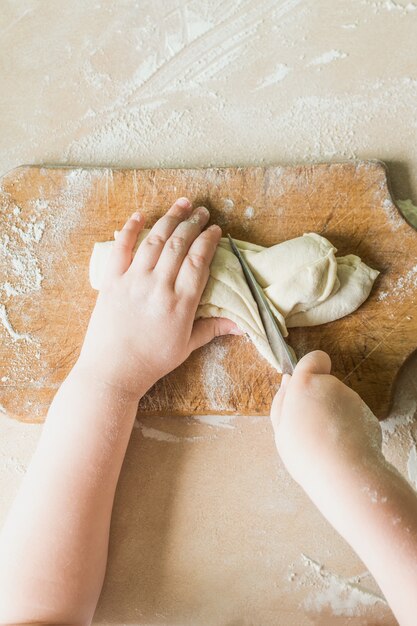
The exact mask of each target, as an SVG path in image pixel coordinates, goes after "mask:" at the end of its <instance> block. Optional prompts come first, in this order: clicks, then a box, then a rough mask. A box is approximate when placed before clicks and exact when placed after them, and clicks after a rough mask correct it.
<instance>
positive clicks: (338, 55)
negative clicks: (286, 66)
mask: <svg viewBox="0 0 417 626" xmlns="http://www.w3.org/2000/svg"><path fill="white" fill-rule="evenodd" d="M347 56H348V55H347V54H346V52H341V51H340V50H329V51H328V52H324V53H323V54H321V55H320V56H318V57H315V58H314V59H313V60H312V61H310V63H309V64H308V65H309V66H310V65H327V64H328V63H331V62H332V61H336V59H345V58H346V57H347Z"/></svg>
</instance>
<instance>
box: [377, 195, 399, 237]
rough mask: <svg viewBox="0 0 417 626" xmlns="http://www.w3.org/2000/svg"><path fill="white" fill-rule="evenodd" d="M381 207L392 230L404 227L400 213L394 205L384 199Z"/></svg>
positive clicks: (387, 199)
mask: <svg viewBox="0 0 417 626" xmlns="http://www.w3.org/2000/svg"><path fill="white" fill-rule="evenodd" d="M382 206H383V208H384V211H385V215H386V216H387V218H388V221H389V223H390V224H391V226H392V230H394V231H395V230H398V229H399V228H401V226H403V225H404V220H403V219H402V217H401V213H400V211H399V210H398V209H397V207H396V206H395V204H393V202H392V201H391V200H390V199H389V198H385V200H384V202H383V203H382Z"/></svg>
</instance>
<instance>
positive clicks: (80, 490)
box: [0, 365, 145, 624]
mask: <svg viewBox="0 0 417 626" xmlns="http://www.w3.org/2000/svg"><path fill="white" fill-rule="evenodd" d="M144 391H145V390H144ZM137 404H138V398H135V397H132V396H129V395H127V394H123V393H120V392H117V391H116V390H115V389H112V388H110V387H109V386H108V385H106V384H104V383H101V382H100V381H98V380H95V379H94V375H91V374H90V372H88V371H83V369H82V367H81V366H80V365H77V366H76V367H75V368H74V369H73V371H72V372H71V373H70V375H69V376H68V378H67V379H66V381H65V382H64V384H63V385H62V386H61V388H60V390H59V391H58V393H57V395H56V396H55V399H54V401H53V402H52V405H51V407H50V410H49V413H48V418H47V421H46V424H45V426H44V430H43V433H42V437H41V440H40V442H39V446H38V449H37V451H36V453H35V455H34V457H33V459H32V462H31V464H30V466H29V468H28V471H27V474H26V476H25V478H24V480H23V483H22V486H21V488H20V491H19V493H18V496H17V498H16V501H15V503H14V505H13V507H12V510H11V512H10V514H9V516H8V518H7V521H6V524H5V527H4V529H3V531H2V534H1V536H0V623H7V622H9V623H10V622H12V623H13V622H14V623H16V622H25V621H29V622H30V621H32V622H34V621H42V623H54V624H59V623H66V624H68V623H71V624H87V623H89V621H90V620H91V618H92V616H93V612H94V609H95V606H96V603H97V600H98V596H99V593H100V589H101V586H102V581H103V577H104V572H105V565H106V559H107V546H108V535H109V526H110V516H111V510H112V505H113V499H114V492H115V488H116V484H117V480H118V477H119V472H120V468H121V465H122V462H123V458H124V455H125V452H126V447H127V444H128V441H129V436H130V433H131V430H132V426H133V422H134V418H135V415H136V410H137Z"/></svg>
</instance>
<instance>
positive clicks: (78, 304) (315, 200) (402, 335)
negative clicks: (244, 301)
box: [0, 161, 417, 421]
mask: <svg viewBox="0 0 417 626" xmlns="http://www.w3.org/2000/svg"><path fill="white" fill-rule="evenodd" d="M181 195H187V196H189V197H190V198H191V199H192V201H193V203H194V204H195V205H198V204H205V205H206V206H208V207H209V209H210V211H211V221H212V222H216V223H218V224H220V225H221V226H222V228H223V229H224V232H226V231H228V232H230V233H231V234H232V236H234V237H237V238H240V239H246V240H250V241H253V242H256V243H259V244H262V245H265V246H269V245H272V244H274V243H277V242H280V241H284V240H285V239H289V238H291V237H296V236H299V235H301V234H302V233H304V232H309V231H313V232H317V233H319V234H321V235H324V236H325V237H328V238H329V240H330V241H331V242H332V243H333V244H334V245H335V246H336V247H337V248H338V253H339V254H347V253H354V254H358V255H359V256H360V257H361V258H362V259H363V260H364V261H365V262H366V263H368V264H369V265H371V266H372V267H374V268H376V269H378V270H379V271H380V272H381V275H380V277H379V278H378V279H377V282H376V285H375V287H374V290H373V292H372V294H371V296H370V298H369V299H368V301H367V302H366V303H365V304H364V305H363V306H362V307H361V308H360V309H359V310H358V311H357V312H355V313H354V314H352V315H349V316H347V317H346V318H344V319H342V320H338V321H335V322H332V323H329V324H325V325H322V326H318V327H315V328H299V329H292V330H291V332H290V343H291V344H292V345H293V347H294V348H295V350H296V353H297V355H298V356H299V357H301V356H302V355H303V354H305V353H306V352H308V351H310V350H313V349H316V348H320V349H323V350H326V351H328V352H329V353H330V355H331V357H332V361H333V371H334V373H335V374H336V376H338V377H339V378H340V379H342V380H344V381H345V382H346V383H347V384H349V385H350V386H351V387H353V388H354V389H355V390H356V391H358V393H360V394H361V395H362V397H363V398H364V399H365V400H366V402H367V403H368V404H369V405H370V407H371V408H372V410H373V411H374V412H375V413H376V414H377V415H378V416H379V417H380V418H382V417H384V416H386V414H387V412H388V409H389V405H390V400H391V397H392V392H393V385H394V384H395V379H396V376H397V373H398V371H399V369H400V367H401V366H402V364H403V363H404V361H405V360H406V359H407V357H408V356H409V355H410V354H411V353H412V352H413V351H414V349H415V347H416V343H417V321H416V319H417V318H416V315H415V306H416V300H417V233H416V232H415V231H414V230H413V229H412V227H410V226H409V225H408V224H407V223H406V221H405V220H404V219H403V218H402V217H401V215H400V214H399V212H398V210H397V208H396V207H395V205H394V203H393V200H392V198H391V196H390V193H389V188H388V181H387V172H386V168H385V166H384V164H383V163H381V162H374V161H369V162H358V163H336V164H316V165H311V166H295V167H293V166H288V167H279V166H277V167H274V166H272V167H245V168H243V167H242V168H239V167H238V168H210V169H192V170H186V169H177V170H175V169H173V170H158V169H152V170H116V169H109V168H98V169H96V168H94V169H72V168H64V167H47V168H45V167H21V168H18V169H16V170H13V171H12V172H10V173H9V174H7V175H6V176H5V177H4V178H3V179H2V181H1V190H0V210H1V212H2V229H3V235H4V233H10V234H11V235H12V234H13V232H14V231H12V228H13V225H14V221H13V217H12V216H13V215H14V214H13V209H14V208H15V207H18V208H19V210H20V214H19V220H20V223H23V222H24V221H25V220H26V222H28V221H29V220H30V219H31V217H33V219H35V218H36V219H43V220H44V222H45V232H44V234H43V237H42V239H41V240H40V242H39V243H38V244H36V250H35V253H36V257H37V259H38V262H39V266H40V268H41V271H42V274H43V276H44V280H43V282H42V287H41V289H39V290H37V291H31V292H30V293H26V294H23V295H17V296H13V295H12V296H9V297H7V296H6V295H5V292H4V290H3V291H1V292H0V296H1V303H3V304H4V305H5V307H6V310H7V313H8V318H9V320H10V323H11V325H12V327H13V328H14V329H15V330H16V332H26V333H29V334H30V337H31V338H30V340H26V339H15V340H13V339H12V337H11V336H10V333H9V332H8V331H7V329H6V327H5V326H4V325H1V324H0V336H1V347H0V368H1V369H0V379H2V382H0V385H1V387H0V389H1V399H0V403H1V405H2V407H3V409H4V410H5V411H7V412H8V413H9V414H11V415H12V416H14V417H16V418H17V419H20V420H24V421H42V420H43V419H44V417H45V413H46V411H47V408H48V405H49V403H50V401H51V399H52V397H53V395H54V393H55V392H56V389H57V388H58V387H59V385H60V383H61V382H62V380H63V379H64V378H65V376H66V374H67V373H68V371H69V370H70V368H71V366H72V365H73V364H74V362H75V360H76V358H77V355H78V352H79V348H80V344H81V342H82V339H83V335H84V332H85V328H86V325H87V322H88V318H89V315H90V312H91V309H92V307H93V305H94V301H95V297H96V293H95V292H94V291H93V290H92V289H91V288H90V285H89V282H88V262H89V258H90V254H91V250H92V246H93V243H94V242H95V241H100V240H108V239H109V238H111V237H112V234H113V231H114V230H115V229H116V228H120V226H121V225H122V224H123V222H124V220H125V218H126V216H128V215H129V214H130V213H131V212H132V210H134V209H140V210H141V211H142V212H143V213H144V214H145V215H146V226H151V225H152V224H153V222H154V221H155V219H156V218H158V217H159V216H160V215H162V213H163V212H164V211H165V210H166V208H167V207H168V206H169V205H170V204H171V203H172V202H173V201H174V200H175V198H176V197H178V196H181ZM248 207H251V208H248ZM252 213H253V216H252V217H251V215H252ZM22 247H24V242H23V241H22ZM9 275H10V256H9V257H7V256H5V255H4V254H3V256H2V257H1V262H0V287H1V285H3V284H4V277H5V276H9ZM279 379H280V377H279V376H278V375H277V374H276V372H275V371H274V370H273V369H272V368H271V367H269V365H268V364H267V363H266V362H265V361H264V360H263V359H261V358H260V357H259V355H258V353H257V351H256V350H255V348H254V347H253V346H252V345H251V343H250V342H249V341H248V340H247V339H246V338H240V337H227V338H219V339H217V340H215V341H214V342H212V344H210V345H209V346H206V347H205V348H202V349H201V350H198V351H196V352H195V353H194V354H192V355H191V357H190V358H189V359H188V361H187V362H186V363H185V364H184V365H182V366H181V367H180V368H178V369H177V370H175V371H174V372H172V373H171V374H170V375H168V376H166V377H165V378H164V379H163V380H161V381H159V382H158V383H157V384H156V385H155V387H154V388H153V389H151V390H150V391H149V393H148V394H147V395H146V396H145V397H144V398H143V399H142V401H141V403H140V407H139V413H140V414H142V415H144V414H146V415H196V414H207V413H208V414H210V413H220V414H223V413H224V414H231V413H240V414H248V415H265V414H267V413H268V412H269V408H270V404H271V401H272V398H273V395H274V393H275V391H276V390H277V388H278V386H279Z"/></svg>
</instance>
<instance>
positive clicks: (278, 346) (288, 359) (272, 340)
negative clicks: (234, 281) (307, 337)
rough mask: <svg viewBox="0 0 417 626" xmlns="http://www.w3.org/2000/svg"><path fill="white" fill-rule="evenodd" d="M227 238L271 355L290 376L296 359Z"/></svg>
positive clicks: (262, 294) (236, 248)
mask: <svg viewBox="0 0 417 626" xmlns="http://www.w3.org/2000/svg"><path fill="white" fill-rule="evenodd" d="M227 236H228V238H229V243H230V247H231V248H232V251H233V253H234V254H235V255H236V256H237V258H238V260H239V263H240V265H241V267H242V270H243V274H244V275H245V278H246V282H247V283H248V287H249V289H250V291H251V293H252V295H253V297H254V299H255V302H256V304H257V305H258V310H259V315H260V316H261V320H262V324H263V327H264V330H265V334H266V337H267V339H268V343H269V345H270V347H271V350H272V353H273V355H274V356H275V358H276V359H277V361H278V363H280V364H281V366H282V373H283V374H292V373H293V371H294V368H295V366H296V365H297V359H296V358H295V356H294V355H293V353H292V352H291V350H290V348H289V347H288V345H287V343H286V341H285V339H284V337H283V336H282V333H281V331H280V328H279V326H278V323H277V321H276V319H275V317H274V314H273V313H272V311H271V307H270V306H269V302H268V300H267V299H266V296H265V294H264V292H263V289H262V287H261V286H260V285H259V283H258V281H257V280H256V278H255V276H254V275H253V273H252V270H251V269H250V267H249V265H248V263H247V261H246V260H245V259H244V257H243V255H242V254H241V253H240V250H239V248H238V247H237V245H236V244H235V242H234V241H233V239H232V238H231V236H230V235H229V234H228V235H227Z"/></svg>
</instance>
